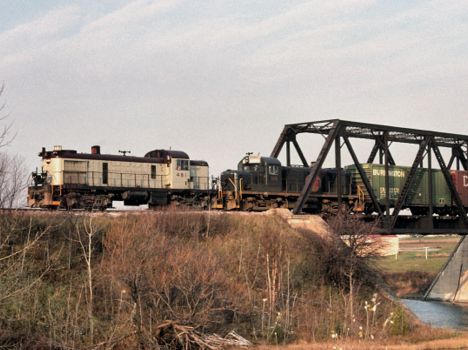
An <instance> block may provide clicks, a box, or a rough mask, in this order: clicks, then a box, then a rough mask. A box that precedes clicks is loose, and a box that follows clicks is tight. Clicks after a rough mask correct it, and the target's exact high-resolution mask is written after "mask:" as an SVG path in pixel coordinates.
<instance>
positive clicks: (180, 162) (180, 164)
mask: <svg viewBox="0 0 468 350" xmlns="http://www.w3.org/2000/svg"><path fill="white" fill-rule="evenodd" d="M177 170H189V162H188V160H184V159H177Z"/></svg>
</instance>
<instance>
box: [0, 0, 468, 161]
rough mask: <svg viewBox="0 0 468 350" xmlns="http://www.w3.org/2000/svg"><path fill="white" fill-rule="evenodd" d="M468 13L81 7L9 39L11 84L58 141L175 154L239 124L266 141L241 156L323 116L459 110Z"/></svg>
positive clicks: (436, 8)
mask: <svg viewBox="0 0 468 350" xmlns="http://www.w3.org/2000/svg"><path fill="white" fill-rule="evenodd" d="M222 4H224V3H222ZM226 4H227V3H226ZM254 4H256V7H255V9H256V10H255V11H256V12H255V13H254V12H253V10H252V8H253V6H254ZM231 5H232V3H231ZM114 6H115V5H114ZM226 9H228V10H226ZM466 13H468V4H466V3H464V2H460V1H455V0H447V1H445V0H444V1H441V0H435V1H424V2H420V3H412V2H395V3H393V2H388V3H387V2H385V4H384V3H383V2H378V1H373V0H349V1H338V0H330V1H318V0H313V1H301V0H295V1H291V2H288V3H282V4H281V5H278V3H277V2H270V1H264V2H262V1H255V2H252V1H251V0H246V1H242V0H236V2H235V3H234V5H232V6H222V5H219V3H217V4H214V3H212V4H206V3H203V4H198V3H194V2H190V1H188V0H186V1H183V0H161V1H149V0H138V1H132V2H129V3H128V4H126V5H124V6H120V7H118V8H110V5H109V6H107V7H106V6H103V7H102V8H99V10H96V11H93V12H92V13H89V12H88V11H87V9H86V8H85V7H84V6H83V5H80V4H78V5H73V6H67V7H60V8H57V9H55V10H53V11H50V12H49V13H46V14H45V15H43V16H40V17H38V18H37V19H35V20H34V21H31V22H28V23H23V24H18V25H17V26H16V27H13V28H12V29H10V30H7V31H4V32H2V33H0V71H1V72H2V74H4V76H3V77H0V79H1V80H5V81H6V84H7V86H8V88H9V101H11V103H13V104H14V106H15V108H16V113H13V114H15V118H18V119H21V118H24V119H28V123H29V122H31V123H32V124H33V125H37V128H38V129H39V130H38V131H37V132H38V133H39V132H40V130H43V132H44V133H47V135H48V136H47V137H48V138H50V139H51V140H53V139H54V138H57V139H60V138H62V137H64V136H63V135H64V131H65V133H67V132H68V133H69V134H70V132H69V130H78V129H79V128H86V130H87V132H86V135H85V137H86V138H87V139H91V138H96V139H99V140H101V139H104V140H108V142H115V143H116V144H119V146H120V145H121V144H120V142H124V141H122V140H125V142H127V141H128V140H131V139H133V138H135V139H136V140H135V141H134V142H135V143H138V142H139V141H140V140H145V141H146V142H147V143H151V142H157V143H159V142H161V143H162V144H170V145H173V146H175V143H174V141H173V140H172V139H170V137H174V138H175V139H176V140H177V142H180V143H184V142H186V144H189V143H191V142H192V141H193V142H192V143H193V145H189V147H195V148H198V149H200V150H202V149H208V148H209V147H211V146H212V143H213V141H212V138H213V137H215V138H218V139H216V142H223V141H224V140H227V139H229V138H231V137H232V130H238V131H239V130H241V129H243V128H244V127H246V128H247V129H249V130H263V131H262V134H261V135H258V137H255V140H254V139H252V137H251V136H242V135H237V138H238V139H236V140H235V142H233V143H232V144H231V147H232V149H231V148H230V150H229V152H232V153H238V154H241V151H242V152H244V151H246V149H244V148H243V147H247V150H255V149H257V148H258V147H256V146H255V147H254V146H246V145H247V144H252V143H253V144H255V143H258V144H260V142H265V143H266V142H267V139H268V138H276V137H277V135H276V133H277V132H278V131H279V130H280V129H281V126H282V124H283V123H286V122H294V121H296V120H298V121H302V120H306V119H311V118H314V116H319V117H320V118H321V119H323V118H329V117H336V115H341V116H342V117H344V118H345V119H346V118H349V117H350V116H354V115H359V116H360V118H364V119H365V118H368V119H372V118H373V116H374V115H375V114H376V113H377V114H378V115H379V116H381V117H382V118H383V120H382V122H384V121H385V118H387V119H388V120H387V121H386V123H387V124H398V123H399V121H400V122H403V123H408V122H411V121H410V120H409V119H408V118H407V116H408V115H409V114H411V115H415V116H418V115H424V116H425V117H427V118H429V119H430V118H431V116H432V118H434V119H433V121H437V120H440V117H438V118H439V119H437V118H436V114H438V115H440V113H441V111H442V112H443V113H446V114H447V115H448V114H451V113H452V114H454V115H460V113H461V112H460V111H463V109H464V107H466V108H468V102H463V100H461V99H460V96H464V95H466V93H468V91H467V90H468V87H467V85H466V79H467V78H468V66H467V65H466V64H465V62H466V60H467V58H468V57H467V56H468V39H467V38H468V21H467V20H466V19H467V18H466ZM447 91H449V92H447ZM454 101H455V103H454ZM9 104H10V102H9ZM43 116H47V118H48V119H49V120H50V121H52V122H53V124H54V127H55V128H54V130H51V129H50V128H49V127H47V126H45V125H43V124H42V118H43ZM403 116H404V117H406V119H405V118H403ZM398 118H401V119H398ZM446 120H448V119H446ZM374 121H375V120H374ZM200 125H202V126H203V127H202V128H200ZM265 125H268V126H269V127H268V128H265ZM428 125H429V124H428ZM28 128H30V129H28ZM41 128H42V129H41ZM94 129H96V131H94ZM109 129H110V130H111V131H109ZM199 129H201V130H200V131H199V132H198V133H196V132H195V131H194V130H199ZM214 129H216V130H214ZM24 130H26V131H27V130H29V131H27V132H28V134H27V135H28V138H26V137H25V139H27V140H32V139H34V137H36V138H38V137H37V136H34V135H35V132H36V130H34V131H33V130H32V129H31V127H30V126H28V125H27V124H26V123H25V127H24ZM55 130H57V131H55ZM67 130H68V131H67ZM101 130H107V134H106V135H107V136H106V137H103V136H102V135H101V134H100V131H101ZM60 132H62V133H60ZM239 133H240V131H239ZM72 134H73V135H69V137H70V140H72V141H73V142H72V141H70V142H71V143H79V142H81V141H80V140H81V139H82V138H83V136H82V135H75V133H72ZM195 134H196V135H197V136H199V137H195V136H194V135H195ZM199 134H201V135H203V136H200V135H199ZM132 135H133V136H132ZM135 135H137V136H135ZM213 135H215V136H213ZM20 137H21V136H19V137H18V141H20ZM67 140H68V139H67ZM111 140H114V141H111ZM155 140H157V141H155ZM36 142H42V140H41V141H36ZM51 142H55V141H51ZM86 142H89V141H86ZM25 143H26V142H25ZM156 146H157V145H156ZM73 147H75V146H74V145H73ZM141 147H142V148H143V147H144V146H141ZM218 152H219V153H222V152H221V151H220V150H218ZM223 158H226V157H223V156H219V161H220V162H222V161H224V159H223Z"/></svg>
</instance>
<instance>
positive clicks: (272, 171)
mask: <svg viewBox="0 0 468 350" xmlns="http://www.w3.org/2000/svg"><path fill="white" fill-rule="evenodd" d="M268 173H269V174H270V175H278V174H279V166H278V165H269V166H268Z"/></svg>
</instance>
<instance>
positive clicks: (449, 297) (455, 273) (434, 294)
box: [424, 236, 468, 303]
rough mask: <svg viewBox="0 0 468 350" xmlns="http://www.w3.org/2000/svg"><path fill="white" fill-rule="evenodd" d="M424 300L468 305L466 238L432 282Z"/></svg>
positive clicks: (467, 243) (467, 246)
mask: <svg viewBox="0 0 468 350" xmlns="http://www.w3.org/2000/svg"><path fill="white" fill-rule="evenodd" d="M424 299H429V300H441V301H449V302H454V303H468V239H467V238H466V236H464V237H463V238H462V239H461V240H460V242H459V243H458V245H457V246H456V247H455V250H454V251H453V253H452V255H451V256H450V258H449V260H448V261H447V263H446V264H445V266H444V267H443V268H442V269H441V271H440V272H439V274H438V275H437V277H436V278H435V280H434V282H432V284H431V286H430V287H429V289H428V291H427V292H426V294H425V295H424Z"/></svg>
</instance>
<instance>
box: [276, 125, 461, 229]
mask: <svg viewBox="0 0 468 350" xmlns="http://www.w3.org/2000/svg"><path fill="white" fill-rule="evenodd" d="M303 133H308V134H320V135H322V136H323V138H324V140H325V141H324V144H323V146H322V148H321V150H320V152H319V154H318V156H317V158H316V159H315V161H314V162H313V163H312V165H311V166H310V165H309V164H310V163H309V162H308V161H307V159H306V157H305V156H304V153H303V151H302V149H301V147H300V145H299V142H298V140H297V135H298V134H303ZM353 139H367V140H373V141H374V145H373V147H372V150H371V152H370V154H369V156H368V158H367V159H366V163H373V162H374V160H375V158H376V157H377V155H378V162H379V164H382V165H384V166H385V167H384V168H385V199H384V204H382V205H381V204H380V203H379V201H378V200H377V196H376V194H375V193H374V190H373V188H372V186H371V184H370V181H369V179H368V178H367V175H366V173H365V171H364V169H363V167H362V165H361V164H362V163H363V162H361V163H360V162H359V160H358V158H357V156H356V152H355V151H354V148H353V145H352V143H351V140H353ZM394 143H403V144H405V143H406V144H416V145H419V149H418V151H417V154H416V156H415V157H414V160H413V164H412V166H411V168H410V171H409V172H408V175H407V176H406V180H405V183H404V185H403V187H402V189H401V191H400V193H399V196H398V199H397V200H396V202H395V205H394V207H393V212H392V213H390V198H389V193H390V191H389V189H390V188H389V187H390V181H389V166H390V165H395V160H394V158H393V156H392V154H391V152H390V146H391V145H392V144H394ZM291 145H292V146H293V147H294V148H295V150H296V152H297V155H298V156H299V158H300V160H301V162H302V164H303V165H304V166H305V167H309V166H310V167H311V168H310V173H309V174H308V176H307V178H306V181H305V185H304V187H303V188H302V191H301V194H300V196H299V199H298V201H297V203H296V206H295V208H294V209H293V213H294V214H299V213H301V211H302V207H303V205H304V203H305V201H306V199H307V197H308V195H309V193H310V191H311V189H312V185H313V184H314V182H315V179H316V178H317V176H318V174H319V171H320V169H321V168H322V166H323V163H324V161H325V159H326V157H327V155H328V154H329V152H330V150H331V148H332V146H333V145H334V146H335V147H334V151H335V166H336V171H337V185H336V188H337V199H338V204H339V205H341V204H342V196H343V194H342V186H341V181H342V177H341V171H342V169H341V155H342V154H341V152H342V148H343V147H344V146H346V148H347V149H348V151H349V154H350V155H351V158H352V160H353V163H354V165H355V166H356V168H357V171H358V172H359V175H360V177H361V178H362V181H363V183H364V186H365V188H366V190H367V193H368V194H369V196H370V198H371V200H372V202H373V205H374V208H376V212H375V214H372V215H368V216H363V218H364V219H367V220H378V223H379V227H380V229H379V231H380V232H381V233H386V234H396V233H421V234H434V233H439V234H446V233H456V234H468V220H467V219H468V218H467V213H466V210H465V208H464V206H463V204H462V200H461V198H460V196H459V194H458V192H457V190H456V188H455V185H454V183H453V181H452V178H451V175H450V168H451V167H452V166H453V165H454V164H455V165H456V168H457V169H460V166H461V167H463V169H464V170H468V161H467V154H468V136H466V135H458V134H449V133H442V132H434V131H426V130H417V129H407V128H400V127H394V126H387V125H378V124H367V123H358V122H351V121H346V120H340V119H330V120H322V121H315V122H306V123H298V124H287V125H285V126H284V129H283V131H282V133H281V135H280V137H279V139H278V141H277V142H276V145H275V147H274V149H273V151H272V152H271V157H274V158H278V156H279V154H280V152H281V150H282V149H283V147H284V146H286V163H287V165H288V166H290V165H291ZM443 147H445V148H450V149H451V157H450V159H449V161H448V162H446V161H445V160H444V157H443V156H442V153H441V151H440V150H441V148H443ZM433 154H434V156H435V158H436V160H437V163H438V165H439V167H440V169H441V170H442V173H443V175H444V178H445V181H446V183H447V186H448V188H449V190H450V192H451V194H452V199H453V202H454V205H455V206H456V209H457V214H456V215H453V216H434V215H433V204H432V200H430V201H429V202H430V204H429V208H428V209H429V210H428V214H427V215H425V216H421V215H399V214H400V211H401V210H402V208H403V206H404V203H405V199H406V197H407V195H408V193H409V191H410V189H411V187H412V185H413V183H414V180H415V178H416V176H415V175H416V173H417V169H418V167H422V166H423V161H424V160H425V159H426V160H427V164H426V168H427V169H428V181H427V183H428V185H427V186H428V195H429V198H433V196H432V192H433V189H432V186H431V184H432V183H433V181H432V177H433V174H432V171H431V170H432V161H433V156H432V155H433Z"/></svg>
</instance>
